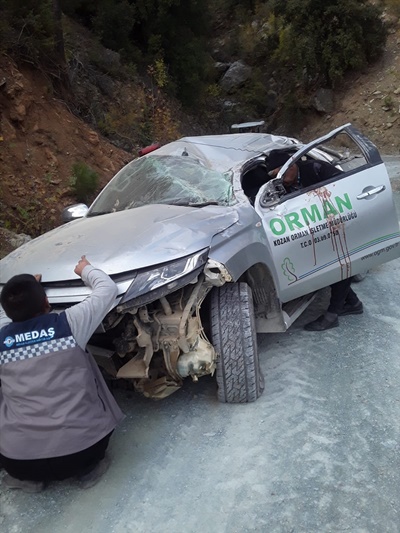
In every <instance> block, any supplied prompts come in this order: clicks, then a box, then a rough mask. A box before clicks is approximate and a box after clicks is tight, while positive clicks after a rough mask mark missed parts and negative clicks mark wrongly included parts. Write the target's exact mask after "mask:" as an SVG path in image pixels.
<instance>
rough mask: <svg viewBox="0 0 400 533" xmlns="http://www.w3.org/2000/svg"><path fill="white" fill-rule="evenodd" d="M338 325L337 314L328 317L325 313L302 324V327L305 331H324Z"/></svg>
mask: <svg viewBox="0 0 400 533" xmlns="http://www.w3.org/2000/svg"><path fill="white" fill-rule="evenodd" d="M338 325H339V320H338V317H337V315H333V316H332V318H328V317H327V315H326V314H325V315H321V316H320V317H318V318H317V320H314V321H313V322H310V323H309V324H306V325H305V326H304V329H305V330H307V331H325V330H326V329H331V328H337V327H338Z"/></svg>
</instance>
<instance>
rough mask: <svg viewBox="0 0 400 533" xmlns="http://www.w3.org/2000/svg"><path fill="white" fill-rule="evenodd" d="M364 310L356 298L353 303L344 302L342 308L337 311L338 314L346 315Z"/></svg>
mask: <svg viewBox="0 0 400 533" xmlns="http://www.w3.org/2000/svg"><path fill="white" fill-rule="evenodd" d="M363 312H364V308H363V304H362V302H360V300H358V302H357V303H356V304H354V305H351V304H344V306H343V309H342V310H341V311H339V312H338V315H339V316H346V315H362V314H363Z"/></svg>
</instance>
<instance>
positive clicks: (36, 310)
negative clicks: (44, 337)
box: [0, 274, 46, 322]
mask: <svg viewBox="0 0 400 533" xmlns="http://www.w3.org/2000/svg"><path fill="white" fill-rule="evenodd" d="M0 302H1V305H2V306H3V309H4V311H5V313H6V315H7V316H8V317H9V318H11V320H12V321H13V322H23V321H24V320H29V319H30V318H33V317H35V316H37V315H40V314H42V313H44V312H45V309H46V293H45V291H44V288H43V287H42V285H41V284H40V283H39V282H38V281H37V280H36V278H35V276H32V274H19V275H18V276H13V277H12V278H11V279H9V280H8V281H7V283H6V284H5V285H4V287H3V290H2V291H1V296H0Z"/></svg>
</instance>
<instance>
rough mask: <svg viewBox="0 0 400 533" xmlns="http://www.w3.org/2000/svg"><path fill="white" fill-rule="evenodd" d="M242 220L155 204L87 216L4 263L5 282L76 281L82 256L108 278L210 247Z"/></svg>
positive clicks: (217, 210) (220, 211) (226, 213)
mask: <svg viewBox="0 0 400 533" xmlns="http://www.w3.org/2000/svg"><path fill="white" fill-rule="evenodd" d="M237 220H238V214H237V212H236V210H235V209H234V208H232V207H221V206H207V207H203V208H190V207H181V206H170V205H150V206H144V207H139V208H136V209H130V210H126V211H120V212H117V213H110V214H106V215H100V216H96V217H89V218H82V219H79V220H75V221H73V222H70V223H68V224H66V225H64V226H60V227H58V228H56V229H54V230H52V231H50V232H48V233H45V234H44V235H42V236H40V237H38V238H37V239H34V240H32V241H29V242H28V243H26V244H24V245H23V246H21V247H20V248H17V249H16V250H14V251H13V252H12V253H11V254H9V255H8V256H7V257H5V258H4V259H2V260H1V261H0V276H1V282H2V283H5V282H6V281H7V280H8V279H9V278H10V277H12V276H14V275H16V274H21V273H30V274H42V280H43V282H52V281H61V280H70V279H76V275H75V274H74V272H73V270H74V267H75V265H76V264H77V262H78V260H79V259H80V257H81V256H82V255H86V257H87V259H88V260H89V261H90V262H91V263H92V264H93V265H95V266H97V267H99V268H101V269H102V270H104V271H105V272H107V274H110V275H112V274H117V273H121V272H127V271H131V270H136V269H140V268H145V267H148V266H151V265H155V264H158V263H164V262H167V261H173V260H174V259H177V258H179V257H182V256H185V255H189V254H191V253H194V252H196V251H198V250H201V249H203V248H207V247H208V246H209V245H210V243H211V239H212V238H213V236H214V235H216V234H217V233H220V232H221V231H223V230H224V229H226V228H228V227H229V226H231V225H232V224H234V223H235V222H236V221H237Z"/></svg>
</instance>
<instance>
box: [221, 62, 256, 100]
mask: <svg viewBox="0 0 400 533" xmlns="http://www.w3.org/2000/svg"><path fill="white" fill-rule="evenodd" d="M251 73H252V68H251V67H250V66H249V65H246V64H245V63H243V61H235V62H234V63H232V65H231V66H230V67H229V68H228V70H227V71H226V72H225V74H224V76H223V78H222V80H221V81H220V86H221V87H222V89H223V90H224V91H226V92H228V93H229V92H232V91H233V90H234V89H237V88H239V87H240V86H242V85H243V84H244V82H245V81H247V80H248V79H249V78H250V76H251Z"/></svg>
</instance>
